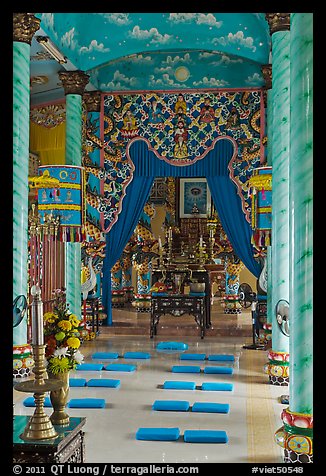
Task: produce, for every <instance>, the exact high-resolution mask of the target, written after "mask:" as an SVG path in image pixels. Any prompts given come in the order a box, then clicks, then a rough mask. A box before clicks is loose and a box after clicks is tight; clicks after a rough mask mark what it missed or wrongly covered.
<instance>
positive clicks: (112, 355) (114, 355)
mask: <svg viewBox="0 0 326 476" xmlns="http://www.w3.org/2000/svg"><path fill="white" fill-rule="evenodd" d="M118 357H119V354H118V352H95V354H93V355H92V359H104V360H105V359H112V360H115V359H118Z"/></svg>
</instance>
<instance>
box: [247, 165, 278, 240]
mask: <svg viewBox="0 0 326 476" xmlns="http://www.w3.org/2000/svg"><path fill="white" fill-rule="evenodd" d="M249 183H250V187H251V228H252V229H253V235H252V243H253V244H254V245H255V246H256V247H258V248H262V247H263V248H265V247H266V246H269V245H271V235H272V167H259V168H257V169H255V170H254V171H253V173H252V177H251V178H250V181H249Z"/></svg>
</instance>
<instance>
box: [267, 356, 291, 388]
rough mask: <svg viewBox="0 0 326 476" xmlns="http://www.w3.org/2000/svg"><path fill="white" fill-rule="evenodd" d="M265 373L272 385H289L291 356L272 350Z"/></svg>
mask: <svg viewBox="0 0 326 476" xmlns="http://www.w3.org/2000/svg"><path fill="white" fill-rule="evenodd" d="M264 371H265V373H266V374H268V375H269V382H270V383H271V384H272V385H289V354H288V353H287V352H278V351H275V350H270V351H269V352H268V363H267V364H265V367H264Z"/></svg>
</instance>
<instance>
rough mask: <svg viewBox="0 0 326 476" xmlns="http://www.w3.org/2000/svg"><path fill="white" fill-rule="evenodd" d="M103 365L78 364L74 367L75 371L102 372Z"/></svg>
mask: <svg viewBox="0 0 326 476" xmlns="http://www.w3.org/2000/svg"><path fill="white" fill-rule="evenodd" d="M103 367H104V366H103V364H88V363H85V364H79V365H77V367H76V370H102V369H103Z"/></svg>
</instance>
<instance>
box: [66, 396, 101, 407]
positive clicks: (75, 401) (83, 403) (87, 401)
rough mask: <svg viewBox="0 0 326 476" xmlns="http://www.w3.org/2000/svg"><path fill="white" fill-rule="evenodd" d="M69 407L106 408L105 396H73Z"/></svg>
mask: <svg viewBox="0 0 326 476" xmlns="http://www.w3.org/2000/svg"><path fill="white" fill-rule="evenodd" d="M67 407H68V408H105V400H104V398H72V399H71V400H70V401H69V402H68V405H67Z"/></svg>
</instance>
